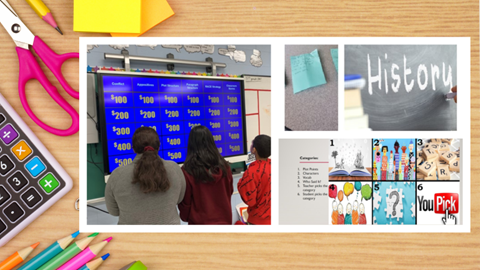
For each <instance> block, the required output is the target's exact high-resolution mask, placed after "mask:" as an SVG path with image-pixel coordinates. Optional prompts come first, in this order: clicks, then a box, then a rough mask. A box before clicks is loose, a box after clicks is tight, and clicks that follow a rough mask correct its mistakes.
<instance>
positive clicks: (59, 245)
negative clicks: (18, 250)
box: [18, 231, 80, 270]
mask: <svg viewBox="0 0 480 270" xmlns="http://www.w3.org/2000/svg"><path fill="white" fill-rule="evenodd" d="M79 233H80V232H79V231H76V232H74V233H73V234H71V235H69V236H67V237H64V238H62V239H60V240H57V241H56V242H55V243H53V244H51V245H50V246H49V247H48V248H46V249H45V250H43V251H42V252H40V253H39V254H38V255H37V256H35V257H33V258H32V259H31V260H30V261H28V262H27V263H26V264H24V265H23V266H22V267H20V268H19V269H18V270H35V269H37V268H39V267H40V266H42V265H44V264H45V263H46V262H48V261H49V260H50V259H52V258H53V257H55V256H56V255H57V254H58V253H60V252H62V251H63V250H64V249H65V248H66V247H67V246H68V245H69V244H70V243H71V242H72V241H73V239H74V238H75V237H77V236H78V234H79Z"/></svg>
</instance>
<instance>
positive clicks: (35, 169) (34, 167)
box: [25, 157, 45, 177]
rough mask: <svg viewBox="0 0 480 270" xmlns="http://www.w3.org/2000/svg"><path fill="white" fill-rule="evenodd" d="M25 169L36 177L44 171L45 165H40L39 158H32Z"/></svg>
mask: <svg viewBox="0 0 480 270" xmlns="http://www.w3.org/2000/svg"><path fill="white" fill-rule="evenodd" d="M25 168H26V169H27V171H28V172H29V173H30V174H31V175H32V176H33V177H37V176H38V175H39V174H40V173H41V172H43V171H44V170H45V165H44V164H43V163H42V161H41V160H40V158H38V157H34V158H32V159H31V160H30V161H29V162H28V163H27V164H25Z"/></svg>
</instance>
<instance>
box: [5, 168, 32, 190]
mask: <svg viewBox="0 0 480 270" xmlns="http://www.w3.org/2000/svg"><path fill="white" fill-rule="evenodd" d="M7 182H8V184H9V185H10V186H11V187H12V188H13V190H15V191H17V192H18V191H20V190H21V189H22V188H23V187H24V186H26V185H27V184H28V180H27V178H25V176H24V175H23V174H22V173H21V172H16V173H14V174H13V175H12V176H10V178H8V180H7Z"/></svg>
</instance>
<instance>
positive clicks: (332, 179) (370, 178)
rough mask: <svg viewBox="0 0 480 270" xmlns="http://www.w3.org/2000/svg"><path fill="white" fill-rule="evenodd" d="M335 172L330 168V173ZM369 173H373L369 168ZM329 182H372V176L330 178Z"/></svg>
mask: <svg viewBox="0 0 480 270" xmlns="http://www.w3.org/2000/svg"><path fill="white" fill-rule="evenodd" d="M331 170H333V167H328V172H330V171H331ZM367 171H369V172H370V174H371V173H372V168H367ZM328 180H329V181H372V177H371V176H329V177H328Z"/></svg>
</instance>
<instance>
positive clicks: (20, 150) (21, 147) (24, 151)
mask: <svg viewBox="0 0 480 270" xmlns="http://www.w3.org/2000/svg"><path fill="white" fill-rule="evenodd" d="M12 153H13V154H14V155H15V156H16V157H17V158H18V160H20V161H22V160H24V159H26V158H27V157H28V156H29V155H30V154H31V153H32V149H31V148H30V147H29V146H28V144H27V143H26V142H25V141H20V142H19V143H17V144H16V145H15V146H14V147H12Z"/></svg>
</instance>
